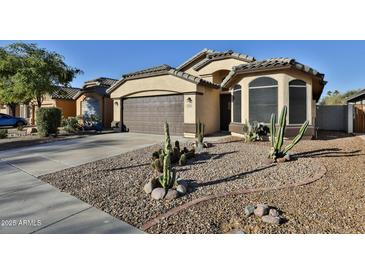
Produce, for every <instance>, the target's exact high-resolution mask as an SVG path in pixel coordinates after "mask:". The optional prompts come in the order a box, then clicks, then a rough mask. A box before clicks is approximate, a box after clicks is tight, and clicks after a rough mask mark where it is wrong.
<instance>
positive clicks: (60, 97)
mask: <svg viewBox="0 0 365 274" xmlns="http://www.w3.org/2000/svg"><path fill="white" fill-rule="evenodd" d="M79 91H80V89H79V88H73V87H60V89H59V90H57V91H56V92H54V93H53V94H50V95H46V96H45V97H44V99H43V101H42V106H41V107H43V108H44V107H58V108H60V109H61V110H62V115H63V118H68V117H75V116H76V101H75V100H74V99H73V97H74V96H75V95H76V94H77V93H78V92H79ZM27 107H28V110H27V113H29V114H28V116H27V117H24V116H21V117H24V118H29V119H30V123H31V124H35V119H36V113H37V109H38V106H37V104H36V102H32V103H31V104H29V105H28V106H27Z"/></svg>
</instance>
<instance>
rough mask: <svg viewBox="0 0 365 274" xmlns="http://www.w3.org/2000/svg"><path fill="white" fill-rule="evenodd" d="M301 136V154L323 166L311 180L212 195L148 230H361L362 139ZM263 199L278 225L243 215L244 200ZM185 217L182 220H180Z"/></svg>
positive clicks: (364, 216) (364, 194)
mask: <svg viewBox="0 0 365 274" xmlns="http://www.w3.org/2000/svg"><path fill="white" fill-rule="evenodd" d="M327 137H329V138H328V139H330V140H325V141H324V140H317V141H302V142H301V143H300V144H299V145H298V146H297V147H296V151H297V152H298V153H300V152H303V153H304V154H303V155H302V156H305V157H308V158H311V159H313V160H314V161H316V162H317V163H319V164H323V165H325V167H326V168H327V173H326V175H325V176H324V177H323V178H321V179H320V180H318V181H316V182H315V183H313V184H310V185H307V186H302V187H296V188H293V189H282V190H276V191H270V192H266V193H254V194H250V195H237V196H231V197H225V198H220V199H215V200H211V201H207V202H204V203H201V204H199V205H196V206H193V207H191V208H189V209H187V210H184V211H181V212H179V213H178V214H176V215H175V216H172V217H170V218H168V219H166V220H163V221H161V222H160V223H159V224H157V225H156V226H154V227H151V228H150V229H149V230H148V231H147V232H149V233H229V232H230V231H239V232H244V233H365V168H364V167H365V151H364V150H365V142H364V141H363V140H361V139H360V138H359V137H348V138H340V139H332V138H333V137H335V136H333V134H332V136H331V135H327ZM258 203H267V204H269V205H272V206H275V207H277V208H278V209H280V210H281V211H282V212H283V217H284V219H285V220H286V222H285V223H284V224H282V225H280V226H278V225H272V224H267V223H264V222H263V221H262V220H261V219H260V218H255V217H252V216H251V217H245V214H244V212H245V206H247V205H249V204H254V205H255V204H258ZM182 220H183V221H182Z"/></svg>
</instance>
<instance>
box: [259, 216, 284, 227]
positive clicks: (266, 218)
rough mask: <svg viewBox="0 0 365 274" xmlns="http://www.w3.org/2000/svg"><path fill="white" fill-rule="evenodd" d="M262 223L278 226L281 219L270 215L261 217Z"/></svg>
mask: <svg viewBox="0 0 365 274" xmlns="http://www.w3.org/2000/svg"><path fill="white" fill-rule="evenodd" d="M262 221H263V222H265V223H268V224H274V225H280V223H281V218H280V217H274V216H270V215H266V216H262Z"/></svg>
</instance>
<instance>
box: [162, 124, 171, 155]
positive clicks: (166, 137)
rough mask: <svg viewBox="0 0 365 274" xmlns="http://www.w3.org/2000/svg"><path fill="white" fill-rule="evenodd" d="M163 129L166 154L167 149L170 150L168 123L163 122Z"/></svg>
mask: <svg viewBox="0 0 365 274" xmlns="http://www.w3.org/2000/svg"><path fill="white" fill-rule="evenodd" d="M164 130H165V155H166V154H167V151H171V148H172V147H171V139H170V131H169V124H168V123H167V122H165V126H164Z"/></svg>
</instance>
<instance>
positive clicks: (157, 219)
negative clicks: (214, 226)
mask: <svg viewBox="0 0 365 274" xmlns="http://www.w3.org/2000/svg"><path fill="white" fill-rule="evenodd" d="M326 172H327V169H326V167H325V166H324V165H321V166H320V170H319V171H318V172H317V173H315V174H312V176H307V177H305V178H304V179H301V180H297V181H294V182H293V183H292V184H290V185H285V186H279V187H266V188H251V189H244V190H240V191H234V192H225V193H221V194H215V195H208V196H204V197H201V198H198V199H195V200H192V201H190V202H187V203H185V204H183V205H181V206H178V207H175V208H173V209H170V210H169V211H167V212H165V213H163V214H161V215H159V216H157V217H155V218H153V219H151V220H149V221H147V222H146V223H145V224H144V225H142V226H141V227H140V229H142V230H143V231H146V230H147V229H149V228H151V227H153V226H155V225H157V224H158V223H159V222H160V221H161V220H163V219H166V218H169V217H171V216H173V215H176V214H177V213H179V212H180V211H182V210H185V209H187V208H190V207H192V206H194V205H197V204H200V203H202V202H206V201H209V200H213V199H217V198H222V197H226V196H234V195H242V194H251V193H257V192H268V191H274V190H280V189H285V188H293V187H298V186H305V185H308V184H311V183H314V182H315V181H317V180H319V179H320V178H322V177H323V176H324V175H325V174H326Z"/></svg>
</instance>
